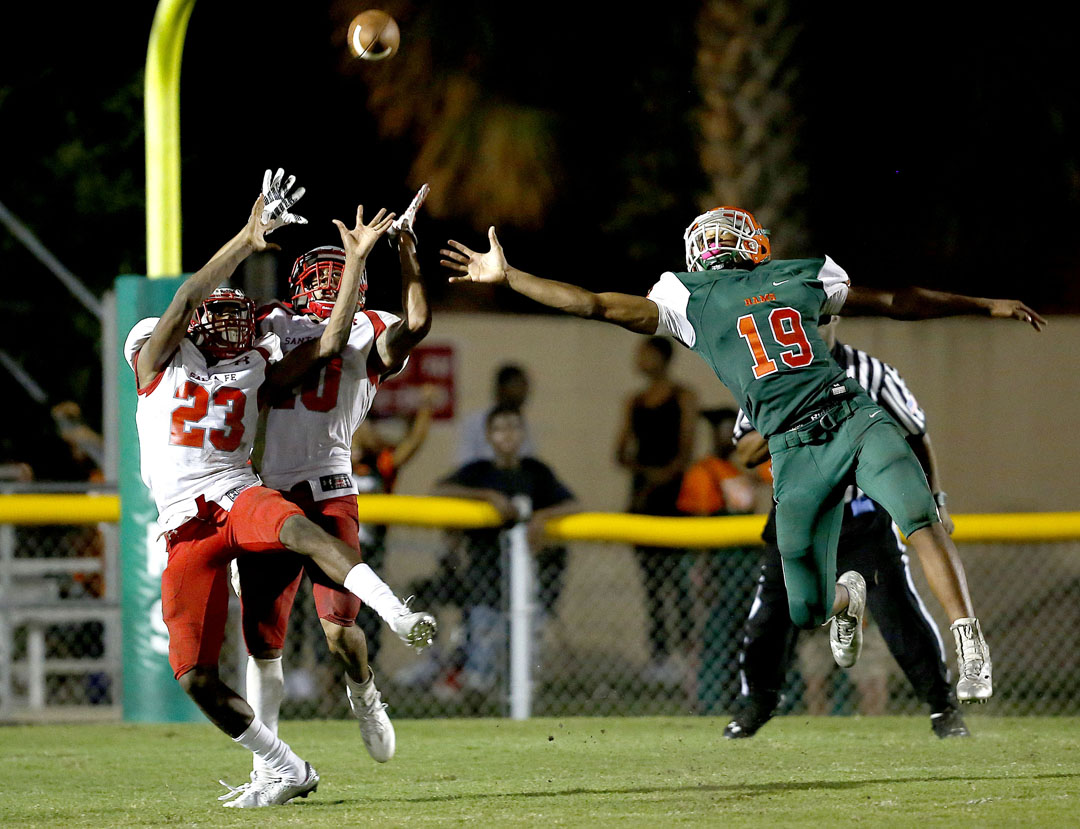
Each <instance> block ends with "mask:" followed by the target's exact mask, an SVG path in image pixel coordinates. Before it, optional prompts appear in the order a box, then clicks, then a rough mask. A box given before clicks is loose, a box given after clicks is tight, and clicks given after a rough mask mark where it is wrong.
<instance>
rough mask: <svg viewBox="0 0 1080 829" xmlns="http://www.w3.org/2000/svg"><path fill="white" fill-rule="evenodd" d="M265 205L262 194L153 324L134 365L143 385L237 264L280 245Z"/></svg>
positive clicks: (159, 368)
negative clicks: (269, 238)
mask: <svg viewBox="0 0 1080 829" xmlns="http://www.w3.org/2000/svg"><path fill="white" fill-rule="evenodd" d="M263 207H264V197H263V196H259V198H258V199H257V200H256V202H255V206H254V207H252V208H251V215H250V216H248V221H247V224H246V225H244V227H243V229H242V230H241V231H240V232H239V233H237V234H236V235H235V236H233V237H232V238H231V239H230V240H229V241H228V242H226V243H225V244H224V245H223V246H222V247H221V248H220V249H219V250H218V252H217V253H215V254H214V255H213V257H211V259H210V261H209V262H207V263H206V264H205V265H203V266H202V267H201V268H199V270H197V271H196V272H195V273H193V274H192V275H191V276H189V277H188V278H187V280H186V281H185V282H184V284H182V285H181V286H180V287H179V288H178V289H177V291H176V294H175V295H174V296H173V298H172V302H170V303H169V307H168V308H167V309H165V313H164V314H162V315H161V317H160V318H159V319H158V321H157V324H156V325H155V326H154V330H153V332H152V333H151V334H150V338H149V339H148V340H147V341H146V343H145V344H144V345H143V347H142V348H141V349H140V350H139V356H138V359H137V360H136V365H135V369H136V372H137V376H138V378H139V384H140V385H142V386H147V385H149V384H150V383H151V382H153V380H154V379H155V378H156V377H157V376H158V374H160V373H161V370H162V369H163V368H164V367H165V364H166V363H167V362H168V361H169V358H170V357H171V356H172V353H173V352H174V351H175V350H176V348H177V346H179V345H180V341H181V340H183V339H184V336H185V335H186V334H187V330H188V324H189V323H190V322H191V316H192V314H194V313H195V309H197V308H198V307H199V305H200V304H201V303H202V301H203V300H204V299H206V298H207V297H208V296H210V293H211V291H213V290H214V289H215V288H216V287H218V286H219V285H220V284H221V283H222V282H224V281H225V280H226V279H228V278H229V277H230V276H232V273H233V271H235V270H236V266H237V265H239V264H240V263H241V262H243V261H244V260H245V259H246V258H247V257H248V256H249V255H250V254H251V253H253V252H255V251H258V250H266V249H267V248H271V247H277V246H276V245H272V244H270V243H269V242H267V241H266V238H265V237H266V234H267V233H269V232H270V231H271V230H273V229H274V227H275V225H274V224H273V220H272V221H271V222H264V221H263Z"/></svg>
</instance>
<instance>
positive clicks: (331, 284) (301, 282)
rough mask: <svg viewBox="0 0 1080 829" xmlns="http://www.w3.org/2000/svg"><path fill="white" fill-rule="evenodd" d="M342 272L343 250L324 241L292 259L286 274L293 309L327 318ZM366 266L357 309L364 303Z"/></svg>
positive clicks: (361, 277)
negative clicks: (287, 274) (322, 243)
mask: <svg viewBox="0 0 1080 829" xmlns="http://www.w3.org/2000/svg"><path fill="white" fill-rule="evenodd" d="M343 273H345V250H344V249H343V248H337V247H333V246H332V245H324V246H323V247H320V248H314V249H313V250H309V251H308V252H307V253H305V254H304V255H303V256H300V257H298V258H297V260H296V262H294V263H293V267H292V273H290V274H289V288H290V289H291V290H292V304H293V309H294V310H295V311H296V312H297V313H300V314H312V315H314V316H316V317H318V318H319V319H326V318H327V317H329V316H330V312H331V311H333V310H334V303H335V302H337V297H338V290H339V289H340V288H341V276H342V274H343ZM367 286H368V282H367V268H365V269H364V271H363V273H361V274H360V292H359V298H358V302H357V304H356V307H357V309H358V310H359V309H361V308H363V307H364V301H365V299H366V298H367Z"/></svg>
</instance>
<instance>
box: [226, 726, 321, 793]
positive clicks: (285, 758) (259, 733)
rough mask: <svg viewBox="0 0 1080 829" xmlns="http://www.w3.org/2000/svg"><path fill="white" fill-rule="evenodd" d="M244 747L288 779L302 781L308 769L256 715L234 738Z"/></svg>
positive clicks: (271, 769) (273, 770)
mask: <svg viewBox="0 0 1080 829" xmlns="http://www.w3.org/2000/svg"><path fill="white" fill-rule="evenodd" d="M233 739H234V740H235V741H236V742H238V743H240V745H242V746H243V747H244V748H246V749H247V750H248V751H250V752H251V753H252V754H254V755H255V756H256V757H258V758H259V759H260V760H262V761H263V762H264V763H266V767H267V768H268V769H269V770H270V771H271V772H273V773H274V774H276V775H280V776H281V777H284V778H285V779H286V780H296V781H300V780H303V779H304V775H305V774H306V773H307V770H306V768H305V765H304V761H303V760H301V759H300V758H299V757H298V756H297V755H296V752H294V751H293V750H292V749H291V748H289V746H288V745H286V744H285V743H284V742H282V741H281V740H279V739H278V738H277V737H275V736H274V735H273V734H271V733H270V729H269V728H267V727H266V726H265V725H263V724H262V723H261V722H259V719H258V718H257V717H256V718H255V719H254V720H252V721H251V725H249V726H248V727H247V730H245V731H244V733H243V734H241V735H240V736H239V737H234V738H233Z"/></svg>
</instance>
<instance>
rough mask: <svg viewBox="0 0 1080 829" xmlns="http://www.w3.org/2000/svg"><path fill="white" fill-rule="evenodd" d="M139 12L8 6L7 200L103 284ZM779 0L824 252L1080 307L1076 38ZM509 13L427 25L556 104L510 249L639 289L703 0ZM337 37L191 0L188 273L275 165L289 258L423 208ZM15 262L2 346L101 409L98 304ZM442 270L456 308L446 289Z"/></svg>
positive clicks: (304, 15)
mask: <svg viewBox="0 0 1080 829" xmlns="http://www.w3.org/2000/svg"><path fill="white" fill-rule="evenodd" d="M129 5H130V6H132V7H134V6H135V5H136V4H122V5H118V6H116V7H114V8H113V9H111V10H109V11H106V12H104V13H103V16H96V17H89V16H88V14H89V13H90V10H91V8H92V7H89V6H86V5H85V4H79V5H75V4H64V3H61V4H38V5H36V6H26V7H25V8H23V9H22V10H21V13H20V17H19V22H17V23H14V24H12V23H9V24H8V25H7V26H6V27H5V29H6V31H5V35H6V38H5V40H6V41H8V45H9V48H7V49H6V50H5V52H4V54H3V55H2V56H0V67H2V72H0V135H2V136H3V146H4V149H5V153H4V162H3V163H4V175H3V178H2V179H0V181H2V184H0V200H2V201H3V202H4V203H5V204H6V205H7V206H8V207H9V209H11V210H12V211H13V212H14V213H15V214H16V215H18V216H20V217H21V218H22V219H23V220H24V221H25V222H27V224H29V225H30V226H31V227H32V228H33V229H34V230H35V232H36V233H37V234H38V235H39V236H40V237H41V239H42V240H43V241H44V242H45V243H46V244H47V245H48V246H49V247H50V248H51V249H53V250H54V252H56V253H57V255H58V256H59V257H60V258H61V259H62V260H63V261H64V262H65V263H66V264H68V265H69V267H71V268H72V270H74V271H75V272H76V273H78V274H79V275H80V276H81V277H82V278H83V279H84V280H85V281H86V282H87V283H88V284H90V285H91V286H92V287H93V288H94V289H95V290H98V291H103V290H105V289H106V287H107V286H108V285H109V284H110V283H111V280H112V279H113V277H114V276H116V275H117V274H118V273H124V272H141V271H142V269H143V268H144V266H145V261H144V254H145V247H144V219H143V213H142V198H143V180H144V179H143V175H144V173H143V164H144V158H143V144H142V135H141V125H140V118H141V107H142V98H141V92H142V89H141V74H140V72H141V67H142V65H143V63H144V61H145V53H146V42H147V36H148V33H149V29H150V23H151V20H152V16H153V8H152V7H153V4H152V3H144V4H137V5H138V6H140V7H145V8H139V9H138V10H137V11H134V12H133V11H131V10H130V9H129V8H128V6H129ZM362 5H364V4H359V3H358V7H359V6H362ZM790 5H791V6H792V7H793V9H794V10H793V11H792V22H793V24H798V25H799V26H801V27H802V32H801V35H800V37H799V40H798V45H797V47H796V55H795V61H794V65H795V66H797V68H798V69H799V72H800V75H799V81H798V83H797V87H796V92H797V96H798V97H797V99H796V108H797V115H798V117H799V118H800V119H801V121H802V124H803V127H802V130H801V135H800V141H799V145H798V149H797V153H798V160H799V161H800V162H801V163H803V164H805V165H806V166H807V169H808V170H809V174H810V180H809V181H810V187H809V191H808V193H807V194H806V196H805V202H804V206H805V207H806V215H807V217H808V222H809V228H808V229H809V231H810V234H811V238H812V239H813V241H814V245H813V247H812V249H811V250H807V251H806V255H819V254H820V253H823V252H828V253H830V254H831V255H832V256H833V257H834V258H836V259H837V260H838V261H839V262H841V263H842V264H843V265H844V266H845V267H846V268H847V270H848V272H849V273H851V274H852V277H853V279H856V280H859V281H862V282H867V283H870V284H879V285H888V284H900V283H904V282H908V283H910V282H915V283H920V284H924V285H927V286H932V287H940V288H944V289H951V290H957V291H961V292H965V293H977V294H983V295H995V294H997V295H1020V297H1021V298H1023V299H1024V300H1025V301H1027V302H1029V304H1031V305H1033V306H1034V307H1036V308H1039V309H1040V310H1050V311H1055V310H1057V311H1071V312H1077V311H1080V288H1078V283H1077V280H1076V278H1075V276H1074V274H1075V273H1076V271H1077V267H1078V265H1080V261H1078V260H1080V248H1078V245H1077V243H1076V241H1075V237H1076V233H1075V231H1074V228H1075V227H1077V225H1078V220H1080V171H1078V170H1080V168H1078V156H1080V142H1078V140H1077V139H1078V138H1080V127H1078V119H1080V94H1078V93H1080V88H1078V87H1080V73H1077V72H1076V71H1075V52H1076V46H1077V38H1076V37H1075V36H1074V34H1073V33H1072V32H1071V31H1067V30H1066V27H1063V26H1053V25H1052V24H1051V23H1050V22H1049V21H1048V20H1047V18H1046V16H1045V15H1037V14H1036V11H1035V10H1034V9H1033V10H1032V11H1031V12H1024V11H1023V10H1021V11H1016V10H1014V11H1013V12H1012V13H1011V14H1010V17H1009V18H1008V19H1007V20H1005V19H1003V18H1000V17H990V15H989V14H988V13H983V14H982V15H981V16H979V17H965V16H963V15H962V14H961V13H959V12H950V13H947V14H944V15H942V14H941V13H940V12H937V13H935V15H936V16H935V15H930V14H928V13H927V12H925V11H923V12H922V13H921V14H917V13H916V12H915V11H913V10H912V7H909V6H903V7H898V8H900V9H901V11H900V12H899V13H898V14H894V16H892V17H889V16H888V15H884V14H883V13H882V11H881V9H882V8H883V7H882V6H881V5H880V4H869V5H867V4H863V6H862V7H859V6H854V5H853V6H851V7H846V6H842V5H839V4H803V3H791V4H790ZM508 6H510V4H506V3H504V2H495V1H494V0H491V1H490V2H488V1H486V0H460V2H457V3H455V4H454V6H453V8H454V9H455V11H458V12H459V14H458V16H457V17H456V18H455V19H454V20H453V25H451V26H449V27H448V29H447V31H446V36H445V38H442V39H439V40H438V41H437V45H438V47H439V48H440V49H441V50H442V54H444V55H445V56H448V57H447V60H451V61H452V60H454V59H455V58H456V56H457V52H461V60H466V59H468V57H469V54H468V53H469V51H470V50H471V49H472V48H473V46H472V45H473V44H474V43H475V42H477V41H478V40H483V39H484V38H487V39H488V41H489V42H490V43H493V44H495V45H494V47H493V48H492V49H491V50H490V52H489V55H488V58H487V59H486V62H484V63H481V64H478V66H479V67H480V68H478V69H477V72H478V73H480V74H482V76H483V79H484V84H485V90H489V91H490V93H491V94H493V95H497V96H500V97H503V98H506V99H509V100H516V101H518V102H521V103H527V104H531V105H535V106H539V107H542V108H544V109H545V110H547V111H550V112H552V113H554V114H555V116H556V119H557V124H558V138H559V152H560V156H561V158H562V161H563V168H564V176H563V183H562V186H561V188H560V191H559V196H558V197H557V199H556V203H555V204H554V205H553V207H552V211H551V213H550V215H549V220H548V221H547V222H546V224H545V228H544V230H543V232H541V233H537V232H525V231H518V230H515V229H514V228H512V227H504V228H503V230H502V232H501V236H502V237H503V242H504V245H505V246H506V249H507V251H508V253H509V254H510V256H511V259H512V261H514V262H515V264H518V265H520V266H521V267H525V268H527V269H534V270H536V271H538V272H540V273H542V274H545V275H551V276H558V277H561V278H567V279H570V280H572V281H579V282H582V283H583V284H587V285H589V286H590V287H594V288H606V289H620V290H638V291H643V290H644V289H645V288H646V287H647V285H648V284H650V282H651V281H652V279H653V278H654V276H655V275H656V274H657V273H658V272H659V271H661V270H664V269H668V268H671V267H677V266H678V265H679V263H680V262H681V258H682V249H681V238H680V237H681V234H682V230H683V228H684V226H685V224H686V223H687V222H688V220H689V219H690V218H692V217H693V216H694V215H695V213H696V212H697V209H696V208H697V201H696V199H697V196H698V195H699V194H700V192H701V190H702V189H703V187H704V179H703V177H702V176H701V174H700V172H698V168H697V157H696V154H695V150H694V133H693V120H692V117H691V115H690V113H691V111H692V109H693V107H694V106H696V105H697V102H698V98H697V93H696V91H695V89H694V88H693V84H692V81H691V71H692V67H693V61H694V48H695V42H694V32H693V25H694V19H695V18H694V11H693V7H694V4H689V3H687V4H670V10H669V11H667V12H666V15H667V16H666V17H664V16H661V15H660V14H659V13H658V12H657V11H656V9H654V10H653V11H652V12H651V13H650V14H649V15H647V16H630V15H629V14H628V13H627V12H626V11H625V8H626V7H625V5H617V4H589V3H585V4H577V5H576V6H575V7H574V8H575V11H574V13H573V15H570V14H568V13H567V12H566V11H565V10H559V11H552V10H550V9H541V8H533V7H530V9H531V10H530V12H529V18H528V20H527V21H522V20H519V19H517V18H516V17H515V14H516V12H515V11H514V9H512V8H508ZM120 8H123V9H124V11H122V12H121V11H119V9H120ZM871 8H872V10H871V11H867V10H864V9H871ZM256 12H257V14H256ZM1025 15H1026V16H1025ZM332 34H333V21H332V20H331V17H330V14H329V12H328V11H327V8H326V7H325V6H324V5H323V4H319V3H314V2H305V3H296V2H283V1H282V0H275V1H274V2H260V3H241V2H225V1H224V0H218V1H217V2H211V1H210V0H201V2H199V3H197V4H196V6H195V10H194V13H193V15H192V18H191V23H190V26H189V30H188V36H187V42H186V48H185V53H184V71H183V83H182V110H181V122H182V141H181V147H182V152H183V184H184V190H183V208H184V262H183V264H184V267H185V269H188V270H194V269H195V268H197V267H198V266H199V265H200V264H201V263H202V262H203V261H204V260H205V259H206V258H207V257H208V256H209V255H210V254H211V253H213V251H214V250H215V249H216V248H217V247H218V246H219V245H220V244H221V243H222V242H223V241H224V240H225V239H226V238H227V237H228V236H229V235H231V234H232V233H233V232H235V230H237V229H238V228H239V227H240V226H241V224H242V222H243V220H244V218H245V216H246V213H247V210H248V208H249V206H250V203H251V201H252V200H253V199H254V196H255V195H257V187H258V182H259V179H260V176H261V173H262V170H263V169H264V168H265V167H267V166H278V165H281V166H284V167H285V168H286V169H287V170H289V171H290V172H295V173H296V174H297V175H298V177H299V178H300V180H301V182H302V183H304V184H306V185H307V186H308V188H309V191H310V192H309V194H308V196H307V197H305V199H304V200H303V202H301V205H302V208H303V209H299V208H298V209H299V212H301V213H303V214H304V215H306V216H307V217H308V218H309V219H310V220H311V221H312V226H311V227H310V228H308V229H305V230H302V231H300V232H297V233H294V234H292V235H291V236H289V237H285V235H284V234H285V232H282V233H281V234H279V235H281V237H282V238H280V239H276V241H279V242H281V243H282V244H283V245H284V246H285V248H286V250H285V252H284V254H283V256H282V262H283V264H282V270H286V269H287V267H288V263H289V262H291V258H292V256H295V255H296V254H297V253H299V252H301V251H302V250H305V249H307V248H308V247H311V246H313V245H315V244H324V243H326V242H327V241H334V239H335V238H336V236H335V235H334V234H335V231H334V230H333V228H332V227H331V226H330V225H329V224H328V222H329V219H330V218H333V217H339V218H347V217H349V216H351V215H352V211H353V208H354V206H355V203H356V201H358V200H360V201H364V202H365V203H366V204H369V205H372V206H374V205H378V204H386V205H387V206H390V207H392V208H397V209H399V210H400V209H401V208H402V207H403V206H404V205H405V204H406V203H407V201H408V198H409V197H410V195H411V193H410V191H409V189H408V187H407V186H406V184H405V180H404V179H405V174H406V171H407V170H408V168H409V165H410V163H411V160H412V154H413V153H414V151H415V148H414V147H413V146H412V145H411V144H410V143H409V142H406V141H396V142H386V141H380V140H379V139H378V137H377V135H376V130H375V125H374V121H373V119H372V118H371V116H370V115H369V114H368V113H367V111H366V105H365V101H366V87H365V83H364V76H363V73H358V74H352V75H350V76H347V77H346V76H343V75H341V74H339V73H338V71H337V70H338V67H339V65H340V63H341V54H340V51H338V50H337V49H336V48H335V47H334V46H333V45H332V43H331V38H332ZM408 38H409V31H408V29H407V27H403V45H402V51H401V53H400V54H399V55H397V56H395V57H394V58H393V59H392V60H395V61H405V60H408V59H409V41H408ZM654 203H655V207H654ZM746 206H747V207H749V208H750V209H753V208H754V206H753V205H746ZM620 217H621V218H620ZM449 235H453V236H455V237H456V238H462V239H463V240H465V241H470V240H471V241H476V242H477V243H478V244H479V242H480V239H479V237H478V234H477V233H475V232H474V231H472V230H471V229H470V228H469V227H468V226H467V225H465V224H463V223H455V222H452V221H447V222H441V223H439V222H433V221H430V220H429V221H428V222H427V223H426V224H421V225H420V241H421V255H422V259H421V261H422V264H423V265H424V266H425V271H426V272H427V273H428V274H429V275H432V276H435V275H437V273H438V271H437V266H436V265H435V260H436V258H437V246H438V244H439V243H440V242H441V241H442V240H444V239H445V238H446V237H447V236H449ZM383 255H384V256H389V249H388V248H387V249H386V251H385V252H384V253H383ZM0 256H2V257H3V258H2V261H3V270H4V275H5V278H6V279H7V281H8V284H9V286H11V288H13V289H14V290H10V289H9V292H8V296H9V302H11V303H12V304H13V306H12V308H11V309H10V310H12V311H14V312H15V313H17V314H18V315H19V318H18V321H14V322H12V324H10V325H6V326H5V329H4V332H3V333H0V347H3V348H5V349H7V350H8V351H9V352H11V353H12V354H14V355H16V356H17V357H18V358H19V359H20V360H21V361H22V362H23V364H24V365H25V366H27V368H29V369H30V370H31V371H32V373H34V374H35V376H38V379H39V381H42V383H43V385H45V386H46V387H47V389H48V390H49V391H50V392H51V393H53V394H54V395H56V396H57V398H62V397H65V396H75V397H77V398H78V399H80V400H82V401H83V402H84V404H85V408H86V409H87V411H88V414H89V415H90V417H91V419H92V420H95V419H96V418H95V412H96V411H97V410H98V409H99V407H100V388H99V382H100V381H99V376H98V366H99V363H98V362H97V360H96V358H94V356H93V355H94V350H95V349H96V348H97V347H98V345H97V333H96V327H95V324H93V323H92V322H91V321H89V320H88V319H86V318H85V315H83V314H82V312H81V311H80V310H79V307H78V306H77V305H76V304H75V303H74V302H73V301H71V300H69V299H68V298H66V297H64V296H63V295H62V293H61V289H60V288H59V287H58V286H57V285H56V283H55V281H54V280H53V277H52V276H51V275H49V274H48V273H47V272H46V271H44V269H42V268H41V267H40V266H39V265H37V264H36V263H35V262H34V261H33V260H32V259H30V258H29V257H28V256H27V255H26V254H25V253H24V252H23V251H22V250H21V249H20V248H18V246H17V245H16V244H14V243H13V242H12V241H11V239H10V237H8V236H7V234H6V232H5V233H4V234H3V238H2V239H0ZM438 276H439V277H441V275H438ZM432 281H433V282H436V283H440V284H439V285H438V287H437V288H436V290H435V293H436V296H437V298H438V299H439V301H440V303H441V305H442V306H443V307H452V306H453V303H454V294H453V293H451V292H449V291H447V289H446V288H445V286H443V285H441V282H442V280H441V278H436V279H433V280H432ZM389 287H390V290H389V292H388V293H386V294H384V296H386V297H388V299H387V300H384V302H385V304H391V305H392V304H393V296H394V290H393V286H389ZM380 290H383V291H386V290H387V288H385V287H384V288H383V289H379V288H378V287H375V288H373V292H374V293H375V297H374V299H375V301H376V303H378V302H379V301H380V294H379V292H380ZM506 307H510V308H513V309H517V310H523V309H525V307H526V306H523V305H521V304H514V303H513V302H512V301H507V303H506ZM45 314H47V315H49V319H50V320H51V319H55V318H59V319H60V320H61V321H60V322H59V323H55V324H53V323H51V322H50V323H49V327H50V328H55V329H56V331H57V332H58V333H62V336H60V337H47V338H44V342H42V338H41V335H40V331H41V330H42V329H41V319H42V318H43V317H42V315H45ZM28 342H33V343H35V345H34V346H32V347H30V346H28V345H27V343H28ZM58 342H62V344H63V346H64V347H65V348H66V349H68V350H69V353H70V351H74V352H75V353H78V354H85V355H87V358H88V359H87V361H86V363H85V365H84V364H76V365H75V366H74V367H68V366H65V368H64V369H63V370H62V371H61V372H57V371H56V369H55V366H56V356H57V348H56V343H58ZM14 394H15V395H16V397H17V399H18V404H19V408H23V409H24V410H29V409H28V408H24V407H30V406H31V404H29V403H28V402H27V399H26V398H25V396H23V395H22V393H21V391H19V390H16V392H14ZM35 419H37V416H36V415H35ZM40 419H41V420H43V421H45V423H44V425H43V426H42V429H43V431H42V435H45V436H47V435H48V430H47V428H46V427H47V418H46V417H41V418H40ZM3 432H4V437H3V441H4V442H3V444H2V445H0V455H8V456H11V455H13V454H14V448H15V447H16V446H17V445H18V444H17V443H16V442H14V441H13V439H12V437H11V435H12V433H13V430H12V429H10V428H8V427H5V428H4V430H3ZM42 440H43V441H46V442H47V441H48V438H47V437H43V438H42ZM53 442H54V443H55V440H54V441H53ZM42 452H43V453H44V454H50V453H52V454H55V452H56V447H55V446H52V447H51V449H50V448H49V447H45V446H43V447H42ZM45 467H46V468H45V469H43V470H42V472H43V473H47V472H48V464H47V463H46V464H45Z"/></svg>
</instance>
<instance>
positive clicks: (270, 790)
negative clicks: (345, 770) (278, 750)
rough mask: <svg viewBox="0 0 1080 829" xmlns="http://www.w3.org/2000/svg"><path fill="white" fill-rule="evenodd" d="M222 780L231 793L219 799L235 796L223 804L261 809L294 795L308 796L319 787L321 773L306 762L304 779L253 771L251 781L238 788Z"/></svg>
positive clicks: (276, 804) (285, 801)
mask: <svg viewBox="0 0 1080 829" xmlns="http://www.w3.org/2000/svg"><path fill="white" fill-rule="evenodd" d="M220 782H221V784H222V785H223V786H225V787H226V788H228V789H229V794H226V795H222V796H221V797H219V798H218V800H228V798H230V797H233V798H234V799H233V800H228V802H227V803H223V804H221V805H223V806H225V807H227V808H234V809H260V808H262V807H263V806H280V805H282V804H283V803H288V802H289V801H290V800H292V799H293V798H294V797H307V796H308V795H309V794H311V793H312V792H313V791H315V790H317V789H318V788H319V773H318V772H317V771H315V769H313V768H312V767H311V763H304V779H303V780H299V781H296V780H286V779H285V778H283V777H276V776H271V775H268V774H266V773H265V772H263V773H257V772H252V774H251V782H250V783H245V784H244V785H243V786H240V787H238V788H236V789H234V788H233V787H232V786H230V785H229V784H228V783H225V782H224V781H220Z"/></svg>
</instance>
